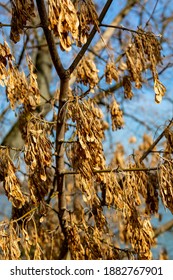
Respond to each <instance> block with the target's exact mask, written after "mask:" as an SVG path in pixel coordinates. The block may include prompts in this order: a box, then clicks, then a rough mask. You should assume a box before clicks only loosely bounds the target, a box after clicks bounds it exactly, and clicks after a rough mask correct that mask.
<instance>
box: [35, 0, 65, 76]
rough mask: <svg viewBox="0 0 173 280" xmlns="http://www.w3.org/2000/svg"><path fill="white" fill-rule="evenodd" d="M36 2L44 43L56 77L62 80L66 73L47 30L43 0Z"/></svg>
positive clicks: (52, 38)
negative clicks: (46, 45) (45, 42)
mask: <svg viewBox="0 0 173 280" xmlns="http://www.w3.org/2000/svg"><path fill="white" fill-rule="evenodd" d="M36 2H37V8H38V13H39V16H40V20H41V25H42V27H43V30H44V34H45V37H46V41H47V44H48V48H49V51H50V55H51V58H52V61H53V64H54V66H55V69H56V72H57V74H58V76H59V77H60V78H64V77H65V75H66V71H65V69H64V67H63V65H62V63H61V60H60V57H59V54H58V52H57V49H56V44H55V41H54V37H53V34H52V32H51V30H49V28H48V26H49V22H48V16H47V11H46V7H45V3H44V0H36Z"/></svg>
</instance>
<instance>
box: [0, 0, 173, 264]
mask: <svg viewBox="0 0 173 280" xmlns="http://www.w3.org/2000/svg"><path fill="white" fill-rule="evenodd" d="M122 2H123V3H124V1H122ZM123 3H121V1H113V0H112V1H110V0H108V1H92V0H88V1H83V0H73V1H72V0H61V1H56V0H50V1H43V0H40V1H32V0H30V1H26V3H25V1H10V3H9V2H8V3H7V4H6V3H4V2H2V1H1V3H0V7H1V13H2V19H3V21H2V22H1V24H0V27H1V38H2V40H1V44H0V69H1V70H0V81H1V86H2V87H1V96H2V97H1V122H2V124H1V127H2V130H1V131H2V132H3V133H2V132H1V134H2V135H1V136H2V145H1V149H0V154H1V160H0V180H1V182H2V188H3V190H4V191H5V194H6V196H7V197H8V200H9V202H10V203H11V205H12V213H11V217H10V218H8V219H3V221H1V224H0V247H1V258H2V259H122V258H128V259H134V258H137V259H151V258H152V252H151V249H152V247H153V246H155V245H156V244H157V240H156V237H157V236H158V235H159V234H160V233H161V232H163V231H167V230H168V229H170V228H171V227H172V225H173V223H172V221H169V223H167V224H165V225H164V227H161V228H157V229H155V228H154V227H153V226H152V224H151V219H152V217H153V216H158V215H159V211H160V210H159V207H160V205H159V198H160V201H161V202H162V204H163V205H164V206H165V207H166V208H168V209H169V210H170V211H171V212H173V206H172V192H173V191H172V167H173V165H172V164H173V162H172V141H173V140H172V137H173V136H172V120H170V121H167V123H166V125H165V127H163V125H164V124H165V121H166V120H168V119H169V118H170V117H172V115H171V114H172V113H171V112H170V114H168V113H167V114H166V115H165V116H164V118H163V114H162V113H163V108H164V107H163V106H162V100H163V103H164V100H167V103H165V104H166V110H167V111H168V109H169V108H170V104H171V102H172V101H171V97H169V86H168V91H167V93H166V87H165V86H166V84H167V81H166V80H165V82H166V83H165V85H163V82H161V81H160V77H161V76H162V77H163V78H162V79H163V80H164V78H165V77H166V78H167V80H168V78H169V74H170V73H171V72H170V70H171V67H172V62H171V59H172V57H171V51H172V44H171V43H172V42H171V36H170V32H171V28H172V22H171V20H172V14H171V9H172V8H171V1H166V3H165V1H155V3H154V4H153V1H133V0H131V1H127V3H126V4H125V5H124V4H123ZM123 5H124V6H123ZM148 11H149V12H148ZM134 15H135V19H136V20H134ZM131 19H133V20H131ZM7 20H8V21H7ZM10 20H11V23H10ZM7 28H10V32H8V30H7ZM162 47H163V50H164V54H163V52H162ZM144 91H147V94H146V95H145V94H141V93H144ZM150 92H151V94H150ZM150 96H151V97H150ZM144 101H145V102H146V105H145V106H143V104H144ZM155 103H157V111H156V107H154V106H155V105H153V104H155ZM148 104H149V106H153V107H152V110H151V108H149V110H148V111H149V112H153V113H152V114H151V113H150V114H148V113H147V112H148V111H147V105H148ZM158 106H160V107H158ZM141 108H142V110H141ZM158 108H159V109H158ZM159 111H160V112H161V121H162V122H161V125H162V127H161V129H159V126H160V124H159V123H157V122H156V120H154V121H153V114H157V120H159ZM14 113H15V116H14ZM129 118H130V122H129V121H128V119H129ZM7 120H10V121H11V122H12V126H11V127H9V126H7V123H6V122H7ZM131 120H133V121H134V122H132V121H131ZM136 124H137V125H140V129H139V133H140V135H143V139H142V143H140V144H139V143H136V144H134V143H135V142H136V138H137V137H138V134H135V135H134V133H133V130H134V129H135V127H136ZM157 126H158V127H157ZM123 127H124V129H125V127H129V129H128V130H126V131H127V132H126V133H127V135H128V137H127V138H128V139H129V142H130V143H131V144H133V145H134V146H133V153H132V152H131V154H132V155H131V156H129V154H130V151H128V152H127V153H126V151H125V148H126V149H127V147H126V145H125V144H127V143H126V142H124V141H122V142H123V143H121V144H120V143H115V141H113V140H112V137H114V135H115V137H116V138H117V139H118V137H121V132H120V130H119V129H121V128H123ZM156 128H157V131H158V136H157V137H155V138H156V139H155V140H153V139H152V137H151V133H150V135H149V134H148V131H154V132H155V131H156ZM7 129H8V131H7ZM4 131H6V134H5V133H4ZM119 135H120V136H119ZM130 136H131V137H130ZM119 139H121V138H119ZM123 144H124V145H125V146H124V145H123ZM108 145H109V146H108ZM108 147H109V148H108ZM110 149H111V150H110ZM108 151H111V154H112V155H111V156H110V154H109V153H108ZM167 257H168V256H167V254H166V253H165V251H164V252H162V254H161V255H160V258H167Z"/></svg>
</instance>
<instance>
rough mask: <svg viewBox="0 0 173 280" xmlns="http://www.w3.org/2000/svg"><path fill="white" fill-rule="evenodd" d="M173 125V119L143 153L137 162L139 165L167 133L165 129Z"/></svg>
mask: <svg viewBox="0 0 173 280" xmlns="http://www.w3.org/2000/svg"><path fill="white" fill-rule="evenodd" d="M172 124H173V119H172V120H171V121H170V122H169V124H168V125H167V127H166V128H165V129H164V130H163V132H162V133H161V134H160V135H159V136H158V137H157V139H156V140H155V141H154V142H153V144H152V145H151V146H150V147H149V148H148V150H147V151H146V152H144V153H143V155H142V156H141V158H140V160H139V162H140V163H141V162H142V161H143V160H144V159H145V158H146V157H147V156H148V155H149V153H150V152H151V151H152V150H153V148H154V147H155V146H156V145H157V143H159V141H160V140H161V139H162V138H163V136H164V135H165V132H166V131H167V129H168V128H169V127H171V126H172Z"/></svg>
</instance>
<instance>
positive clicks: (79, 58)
mask: <svg viewBox="0 0 173 280" xmlns="http://www.w3.org/2000/svg"><path fill="white" fill-rule="evenodd" d="M112 2H113V0H108V1H107V2H106V4H105V6H104V8H103V10H102V12H101V14H100V16H99V23H101V22H102V20H103V18H104V17H105V15H106V13H107V11H108V9H109V7H110V5H111V4H112ZM96 32H97V27H96V26H94V27H93V29H92V31H91V33H90V36H89V38H88V40H87V42H86V44H85V45H84V46H83V47H82V49H81V50H80V52H79V53H78V55H77V57H76V58H75V60H74V61H73V62H72V64H71V66H70V67H69V72H70V74H71V73H73V71H74V69H75V68H76V66H77V65H78V63H79V62H80V60H81V59H82V57H83V56H84V54H85V52H86V51H87V49H88V47H89V45H90V43H91V41H92V40H93V38H94V36H95V34H96Z"/></svg>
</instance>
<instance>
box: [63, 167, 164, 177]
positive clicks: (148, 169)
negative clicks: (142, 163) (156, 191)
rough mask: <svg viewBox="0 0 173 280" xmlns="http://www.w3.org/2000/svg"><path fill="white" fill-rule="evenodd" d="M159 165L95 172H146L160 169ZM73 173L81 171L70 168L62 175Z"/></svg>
mask: <svg viewBox="0 0 173 280" xmlns="http://www.w3.org/2000/svg"><path fill="white" fill-rule="evenodd" d="M158 169H159V167H151V168H140V167H139V168H138V167H136V168H119V167H118V168H115V169H101V170H93V174H96V173H111V172H112V173H122V172H131V171H133V172H135V171H136V172H139V171H144V172H148V171H156V170H158ZM70 174H71V175H72V174H80V172H79V171H70V170H65V171H64V172H62V175H70Z"/></svg>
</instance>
